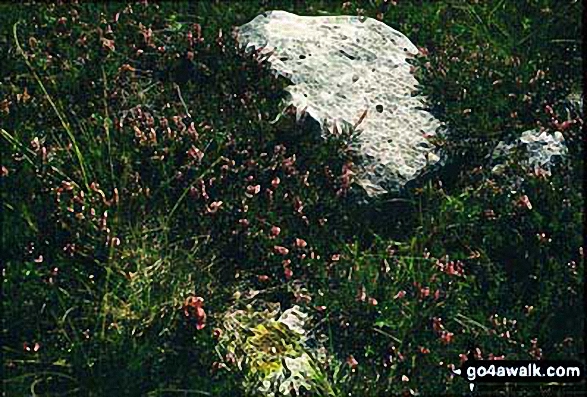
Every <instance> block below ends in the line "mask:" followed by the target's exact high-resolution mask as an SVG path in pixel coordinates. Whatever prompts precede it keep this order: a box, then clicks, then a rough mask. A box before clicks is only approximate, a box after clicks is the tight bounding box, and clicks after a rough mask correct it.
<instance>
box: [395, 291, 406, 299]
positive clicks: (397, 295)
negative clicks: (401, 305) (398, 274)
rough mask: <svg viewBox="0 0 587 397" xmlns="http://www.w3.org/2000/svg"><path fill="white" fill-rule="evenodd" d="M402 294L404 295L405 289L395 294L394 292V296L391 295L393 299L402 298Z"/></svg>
mask: <svg viewBox="0 0 587 397" xmlns="http://www.w3.org/2000/svg"><path fill="white" fill-rule="evenodd" d="M404 296H406V291H403V290H402V291H400V292H398V293H397V294H395V296H394V297H393V299H402V298H403V297H404Z"/></svg>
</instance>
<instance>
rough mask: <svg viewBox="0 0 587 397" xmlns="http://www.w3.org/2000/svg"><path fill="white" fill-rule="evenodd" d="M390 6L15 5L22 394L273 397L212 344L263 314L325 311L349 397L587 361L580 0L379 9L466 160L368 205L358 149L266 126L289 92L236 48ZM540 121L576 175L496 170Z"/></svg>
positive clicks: (6, 219)
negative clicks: (250, 26)
mask: <svg viewBox="0 0 587 397" xmlns="http://www.w3.org/2000/svg"><path fill="white" fill-rule="evenodd" d="M379 3H380V2H373V1H369V2H347V3H342V2H329V1H328V2H327V1H316V2H310V1H296V2H260V3H259V4H256V3H253V2H234V3H231V4H230V5H228V4H224V3H222V2H213V1H210V2H198V3H193V4H189V5H188V4H187V3H178V4H172V3H161V4H159V5H157V4H151V3H136V4H132V5H130V4H119V3H107V4H106V3H104V4H95V3H81V4H69V5H64V4H61V3H56V4H46V3H31V4H27V5H18V6H9V5H2V6H0V7H1V9H0V22H1V26H2V30H1V31H0V32H1V36H0V40H1V41H2V44H3V45H2V48H3V54H2V57H3V59H4V62H3V65H2V69H1V70H2V75H1V80H0V81H1V84H0V112H1V115H2V118H1V121H0V127H1V130H0V132H1V138H0V139H1V140H2V145H1V146H0V153H1V166H2V177H1V179H0V180H1V183H2V184H1V186H2V188H1V191H0V193H1V195H2V217H1V222H2V231H3V233H2V240H1V241H2V263H3V289H2V295H3V296H2V298H3V299H2V302H3V314H4V315H3V327H2V339H3V347H2V349H3V351H2V353H3V371H4V377H3V378H4V380H3V387H4V391H5V394H6V395H8V396H22V395H31V396H41V395H43V396H45V395H46V396H58V395H59V396H61V395H93V396H101V395H148V396H167V395H169V396H173V395H228V394H229V393H230V394H232V395H241V394H242V395H250V394H254V391H251V390H250V389H247V388H245V387H243V382H244V381H246V380H247V379H249V377H250V373H247V374H245V372H246V368H245V369H244V372H243V370H238V369H237V367H236V366H235V364H234V361H233V360H231V357H230V356H229V355H227V352H226V351H224V350H223V348H222V346H223V344H222V343H219V341H218V340H217V339H218V338H217V337H218V335H219V332H221V330H222V327H223V324H222V318H223V315H224V314H225V313H227V312H230V311H232V310H238V309H243V308H244V307H246V305H247V304H248V305H251V307H253V308H255V307H257V308H258V310H261V308H263V307H264V302H265V303H266V302H278V303H280V304H281V307H282V309H286V308H289V307H291V306H293V305H298V306H300V307H301V308H302V309H301V310H303V311H304V312H306V313H309V314H311V319H310V321H309V322H310V323H311V324H312V325H311V328H310V329H309V330H308V341H309V342H308V343H310V344H311V343H313V344H315V345H316V346H315V347H320V346H322V347H324V348H325V349H326V351H327V352H328V360H327V363H328V364H327V365H326V367H327V370H325V372H324V373H325V374H326V375H323V376H326V377H327V379H321V380H320V382H321V384H324V385H328V386H327V387H326V386H325V387H324V389H323V390H330V391H329V393H330V392H331V393H334V394H336V395H358V396H361V395H372V396H379V395H404V394H419V395H439V394H450V395H457V394H463V393H465V391H466V390H467V388H468V386H467V384H466V383H465V382H464V381H462V380H461V379H457V378H454V377H453V375H452V374H451V371H450V368H452V367H454V366H456V367H458V366H459V365H460V363H461V361H462V360H464V359H466V358H467V356H468V357H471V356H476V358H478V359H485V360H487V359H489V360H490V359H497V358H500V357H505V358H507V359H536V358H542V359H555V358H559V359H576V360H581V361H582V362H584V336H583V335H584V318H585V315H584V307H583V299H582V294H583V289H584V284H583V278H584V273H583V272H584V268H583V266H582V264H583V260H584V256H583V247H584V245H583V239H582V236H583V229H582V220H583V203H584V201H583V200H584V198H583V191H582V188H581V187H582V181H583V141H582V139H581V127H582V124H583V112H582V109H578V108H577V106H573V105H570V104H569V101H568V100H567V97H568V95H569V94H572V93H577V92H580V90H581V87H582V79H581V70H582V60H581V57H580V47H581V45H582V42H581V39H580V37H581V34H580V33H581V20H580V15H581V12H582V7H581V4H580V2H574V1H568V2H555V1H548V0H536V1H527V2H521V1H520V2H518V1H516V2H513V1H493V2H467V3H463V2H453V1H446V2H418V1H413V2H403V1H400V2H396V3H397V4H395V5H391V6H390V7H389V9H388V10H387V11H386V12H385V13H383V14H382V15H380V17H381V18H382V19H383V21H384V22H385V23H387V24H388V25H390V26H392V27H394V28H396V29H398V30H400V31H401V32H403V33H404V34H406V35H407V36H408V37H409V38H410V39H411V40H412V41H413V42H414V43H415V44H416V45H418V46H419V47H423V48H426V49H427V53H428V55H427V56H425V57H421V58H419V59H417V60H416V61H415V62H416V63H415V64H416V66H417V71H416V73H417V74H418V79H419V81H420V82H421V83H422V91H423V93H424V94H426V95H427V96H428V98H429V100H430V108H431V110H432V111H433V112H434V114H435V115H437V117H439V118H440V119H441V120H442V121H443V122H444V123H446V125H447V128H448V131H449V132H448V135H447V136H446V137H445V138H444V139H443V140H442V141H439V144H440V145H442V147H443V150H444V151H445V152H446V153H447V158H448V159H450V160H449V161H447V164H446V165H445V166H444V167H442V169H440V170H437V171H436V172H434V173H432V174H431V175H428V176H426V177H425V178H422V179H421V180H420V181H419V182H418V183H416V184H414V186H410V188H409V189H406V191H405V192H402V193H401V194H399V195H397V196H394V197H385V198H383V199H381V200H378V201H375V202H371V203H370V204H368V205H366V204H361V203H360V200H356V196H357V195H360V192H358V191H357V189H356V188H355V187H352V186H350V185H349V181H348V174H347V173H346V171H345V170H346V169H347V168H348V167H349V166H350V165H351V164H352V163H353V161H354V160H355V159H353V158H352V157H351V155H350V154H349V153H348V152H347V150H346V147H347V145H346V141H348V140H349V139H352V137H347V136H341V137H333V138H331V139H329V140H327V141H325V142H323V141H321V140H319V139H317V138H316V136H315V134H312V133H313V132H314V131H311V126H309V125H308V124H304V123H299V122H296V120H295V117H294V116H293V115H291V114H286V115H285V117H283V118H282V119H281V120H280V121H279V122H277V123H272V121H273V120H274V118H275V115H276V114H277V113H278V112H279V111H281V108H280V100H281V99H282V98H281V96H280V92H281V91H280V88H282V87H284V86H285V85H287V82H286V81H284V80H277V79H275V78H274V77H273V76H272V75H271V73H270V71H269V67H268V65H267V64H266V62H263V60H261V59H257V58H256V57H255V56H254V55H245V54H243V53H242V51H240V50H238V49H237V48H236V45H235V43H234V41H233V39H232V37H231V36H230V32H231V28H232V26H238V25H241V24H243V23H246V22H247V21H249V20H250V19H252V18H253V17H254V16H256V15H258V14H259V13H260V12H262V11H264V10H271V9H285V10H288V11H293V12H296V13H299V14H306V15H318V14H355V15H356V14H361V15H365V16H369V17H376V16H377V14H378V12H379V11H381V9H380V4H379ZM220 32H222V34H220ZM188 56H189V57H193V61H190V60H189V59H188ZM565 121H570V122H569V123H566V124H564V122H565ZM537 127H544V128H547V129H548V130H550V131H553V130H560V131H561V132H562V133H563V135H564V137H565V140H566V142H567V144H568V147H569V156H568V159H567V160H566V162H564V164H561V165H560V166H559V167H557V168H556V169H554V171H553V173H552V175H551V176H550V177H543V176H540V175H536V173H534V172H533V170H530V169H528V167H527V166H524V165H523V164H520V163H519V162H518V161H517V160H518V159H517V158H515V157H513V158H511V159H509V161H508V162H507V167H506V171H505V172H504V173H503V174H501V175H496V174H494V173H492V172H491V167H490V164H489V163H488V160H487V156H488V154H490V153H491V150H492V148H493V147H494V146H495V145H496V144H497V143H498V142H499V141H501V140H506V141H507V140H511V139H513V138H514V137H516V136H519V134H520V133H521V132H522V131H525V130H528V129H532V128H537ZM524 196H526V197H527V199H528V200H529V201H530V203H531V206H528V205H527V204H524V203H525V201H524ZM278 230H279V232H278ZM280 247H281V248H280ZM286 251H287V253H286ZM251 291H256V292H254V293H251ZM256 294H258V295H256ZM194 297H201V298H203V306H202V307H203V309H204V310H205V312H206V314H207V317H206V318H205V320H204V318H203V317H202V316H201V314H198V313H199V312H198V311H197V310H196V306H193V305H192V303H190V302H193V300H191V299H192V298H194ZM202 327H203V328H202ZM296 343H297V342H296ZM296 346H298V345H296ZM298 347H299V346H298ZM308 348H309V347H308ZM251 367H254V365H252V366H251ZM321 376H322V375H321ZM584 387H585V386H584V384H580V385H536V386H527V385H509V386H507V387H506V386H500V387H499V388H498V387H497V386H490V385H479V386H478V388H479V389H481V390H485V391H487V392H496V393H497V392H499V391H502V392H503V391H506V392H512V393H516V392H519V393H523V392H552V393H555V394H557V395H561V394H563V393H570V392H573V391H576V392H578V391H579V390H581V388H583V389H584ZM307 394H311V393H307Z"/></svg>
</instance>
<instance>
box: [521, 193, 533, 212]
mask: <svg viewBox="0 0 587 397" xmlns="http://www.w3.org/2000/svg"><path fill="white" fill-rule="evenodd" d="M518 205H519V206H520V207H526V208H528V209H529V210H531V209H532V203H531V202H530V199H529V198H528V196H526V195H525V194H524V195H523V196H522V197H520V199H519V200H518Z"/></svg>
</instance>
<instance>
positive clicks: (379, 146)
mask: <svg viewBox="0 0 587 397" xmlns="http://www.w3.org/2000/svg"><path fill="white" fill-rule="evenodd" d="M236 33H237V40H238V41H239V43H240V44H241V45H243V46H246V48H247V49H251V50H253V49H257V50H258V49H261V48H262V49H263V50H262V52H264V53H267V54H268V55H269V54H270V55H269V58H268V61H269V62H270V65H271V68H272V69H273V70H274V72H275V73H276V74H277V75H281V76H285V77H287V78H288V79H289V80H290V81H291V83H292V85H290V86H289V87H288V88H287V91H288V93H289V99H288V101H287V103H285V107H287V106H289V105H293V106H294V107H295V108H296V109H297V111H298V114H301V113H302V111H304V110H305V112H307V114H308V115H309V116H311V117H312V118H313V119H315V120H316V121H317V122H318V123H320V125H321V127H322V128H323V131H324V133H333V132H334V131H335V130H338V131H341V130H349V129H351V128H353V127H355V126H356V131H357V132H359V134H358V141H357V143H356V144H355V145H354V146H353V148H354V149H356V151H357V153H358V154H359V155H360V156H361V157H362V161H361V164H360V165H359V166H360V168H359V172H358V175H357V181H358V183H359V185H361V186H362V187H363V188H364V189H365V191H366V192H367V194H368V195H369V196H377V195H380V194H382V193H385V192H387V191H395V190H398V189H399V188H401V187H402V186H404V185H405V183H406V182H408V181H410V180H413V179H414V178H416V177H417V176H418V175H419V174H420V173H421V172H422V171H423V170H424V169H425V168H426V167H427V166H428V165H430V164H432V163H435V162H437V161H438V157H437V156H436V154H435V153H434V152H435V148H434V146H433V145H432V144H431V143H430V142H429V140H428V138H429V137H431V136H433V135H435V134H436V133H437V132H438V131H439V128H440V127H441V124H440V122H439V121H438V120H437V119H436V118H434V117H433V116H432V115H431V114H430V113H429V112H427V111H426V110H425V109H424V107H425V98H423V97H422V96H419V95H416V94H415V92H416V89H417V87H418V81H417V80H416V78H415V77H414V75H413V74H412V68H411V65H410V64H409V63H408V62H407V60H408V59H410V58H412V57H413V56H414V55H416V54H417V53H418V49H417V48H416V46H415V45H414V44H412V43H411V42H410V40H409V39H408V38H407V37H406V36H404V35H403V34H402V33H400V32H398V31H397V30H394V29H392V28H390V27H389V26H387V25H385V24H384V23H382V22H379V21H377V20H374V19H371V18H361V17H356V16H314V17H307V16H298V15H295V14H292V13H289V12H285V11H271V12H267V13H264V14H262V15H259V16H257V17H256V18H254V19H253V20H252V21H251V22H249V23H247V24H245V25H243V26H241V27H239V28H238V29H237V31H236ZM359 121H360V123H359ZM357 123H358V125H357Z"/></svg>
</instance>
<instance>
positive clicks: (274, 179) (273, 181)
mask: <svg viewBox="0 0 587 397" xmlns="http://www.w3.org/2000/svg"><path fill="white" fill-rule="evenodd" d="M280 182H281V180H280V179H279V177H278V176H276V177H275V178H273V180H272V181H271V187H273V189H277V186H279V183H280Z"/></svg>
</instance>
